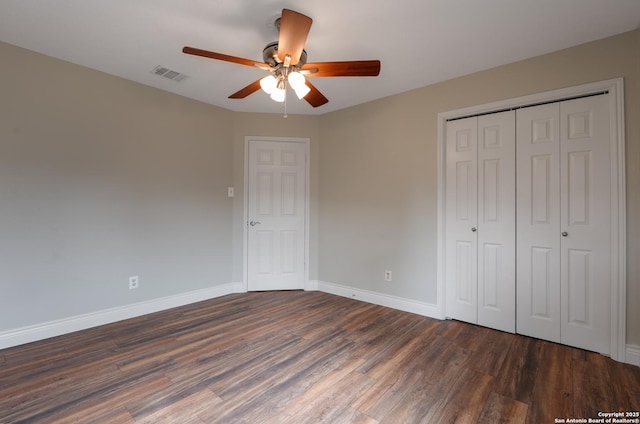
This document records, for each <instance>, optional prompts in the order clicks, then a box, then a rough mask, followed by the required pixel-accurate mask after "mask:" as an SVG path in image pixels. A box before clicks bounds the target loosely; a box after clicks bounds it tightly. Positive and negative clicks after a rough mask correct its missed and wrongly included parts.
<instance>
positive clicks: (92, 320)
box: [0, 283, 244, 349]
mask: <svg viewBox="0 0 640 424" xmlns="http://www.w3.org/2000/svg"><path fill="white" fill-rule="evenodd" d="M243 291H244V288H243V287H242V284H241V283H240V285H239V284H238V283H230V284H224V285H221V286H215V287H210V288H206V289H202V290H195V291H191V292H187V293H180V294H176V295H172V296H167V297H162V298H159V299H153V300H147V301H144V302H139V303H134V304H131V305H126V306H120V307H117V308H110V309H105V310H102V311H96V312H91V313H88V314H83V315H76V316H73V317H69V318H63V319H59V320H55V321H49V322H45V323H42V324H36V325H30V326H27V327H21V328H18V329H15V330H8V331H4V332H0V349H5V348H8V347H13V346H18V345H21V344H25V343H31V342H35V341H37V340H43V339H48V338H50V337H55V336H60V335H62V334H68V333H72V332H74V331H79V330H85V329H87V328H91V327H97V326H99V325H104V324H110V323H112V322H116V321H121V320H124V319H129V318H135V317H138V316H141V315H146V314H151V313H153V312H158V311H163V310H165V309H171V308H175V307H178V306H183V305H188V304H190V303H195V302H200V301H203V300H208V299H213V298H215V297H220V296H226V295H228V294H232V293H241V292H243Z"/></svg>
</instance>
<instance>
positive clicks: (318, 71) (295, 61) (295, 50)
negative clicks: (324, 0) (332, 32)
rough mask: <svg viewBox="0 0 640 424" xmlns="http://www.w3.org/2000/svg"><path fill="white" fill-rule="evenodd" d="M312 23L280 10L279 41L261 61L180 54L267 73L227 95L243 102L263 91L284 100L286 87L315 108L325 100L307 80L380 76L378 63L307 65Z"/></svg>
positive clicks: (190, 50)
mask: <svg viewBox="0 0 640 424" xmlns="http://www.w3.org/2000/svg"><path fill="white" fill-rule="evenodd" d="M312 22H313V21H312V20H311V18H309V17H308V16H305V15H303V14H301V13H298V12H295V11H293V10H289V9H282V16H281V17H280V18H278V19H277V20H276V22H275V26H276V28H278V30H279V31H280V35H279V37H278V41H275V42H272V43H269V44H267V46H266V47H265V48H264V50H263V51H262V57H263V60H264V62H257V61H254V60H250V59H243V58H241V57H235V56H229V55H226V54H222V53H216V52H212V51H208V50H201V49H197V48H194V47H184V48H183V49H182V51H183V53H187V54H192V55H196V56H202V57H207V58H211V59H217V60H223V61H225V62H233V63H238V64H240V65H246V66H254V67H258V68H260V69H263V70H265V71H269V72H270V74H269V75H268V76H266V77H264V78H261V79H259V80H257V81H254V82H252V83H251V84H249V85H247V86H246V87H244V88H241V89H240V90H238V91H236V92H235V93H233V94H232V95H230V96H229V98H230V99H244V98H245V97H247V96H249V95H250V94H253V93H255V92H256V91H258V90H259V89H260V88H262V89H263V90H264V91H265V92H266V93H267V94H270V95H271V98H272V99H273V100H275V101H277V102H284V101H285V100H286V93H287V86H290V87H291V88H292V89H293V90H294V92H295V93H296V95H297V96H298V98H299V99H302V98H304V99H305V100H306V101H307V102H308V103H309V104H310V105H311V106H313V107H318V106H322V105H323V104H325V103H327V102H328V101H329V99H327V98H326V97H325V96H324V95H323V94H322V93H321V92H320V91H319V90H318V89H317V88H316V87H315V86H314V85H313V84H311V83H310V82H309V81H308V80H307V79H306V78H305V76H307V77H373V76H377V75H378V74H379V73H380V61H379V60H357V61H346V62H316V63H307V52H306V51H305V50H304V46H305V44H306V42H307V36H308V35H309V30H310V29H311V23H312Z"/></svg>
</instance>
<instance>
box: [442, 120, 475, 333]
mask: <svg viewBox="0 0 640 424" xmlns="http://www.w3.org/2000/svg"><path fill="white" fill-rule="evenodd" d="M477 132H478V118H476V117H473V118H466V119H459V120H455V121H450V122H448V123H447V164H446V167H447V176H446V178H447V180H446V181H447V182H446V191H447V195H446V233H447V242H446V252H445V254H446V269H445V272H446V286H447V290H446V314H447V316H448V317H450V318H455V319H459V320H462V321H466V322H471V323H477V320H478V301H477V299H478V276H477V274H478V262H477V257H478V254H477V240H478V238H477V231H475V230H474V229H476V228H477V226H478V222H477V207H478V198H477V196H478V187H477V174H478V171H477V144H478V143H477Z"/></svg>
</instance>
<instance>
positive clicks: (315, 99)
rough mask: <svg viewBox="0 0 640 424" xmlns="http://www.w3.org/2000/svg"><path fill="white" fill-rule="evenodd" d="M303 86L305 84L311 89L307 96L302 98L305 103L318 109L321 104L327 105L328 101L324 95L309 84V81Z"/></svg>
mask: <svg viewBox="0 0 640 424" xmlns="http://www.w3.org/2000/svg"><path fill="white" fill-rule="evenodd" d="M305 84H307V87H309V88H310V89H311V91H309V92H308V93H307V95H306V96H304V99H305V100H306V101H307V103H309V104H310V105H311V106H313V107H318V106H322V105H323V104H326V103H329V99H327V98H326V97H325V96H324V94H322V93H321V92H320V90H318V89H317V88H316V87H315V85H313V84H311V83H310V82H309V81H305Z"/></svg>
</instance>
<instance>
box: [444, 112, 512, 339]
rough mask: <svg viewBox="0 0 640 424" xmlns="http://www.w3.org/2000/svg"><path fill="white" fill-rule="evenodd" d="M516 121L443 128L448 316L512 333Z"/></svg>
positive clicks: (493, 117) (503, 117) (464, 122)
mask: <svg viewBox="0 0 640 424" xmlns="http://www.w3.org/2000/svg"><path fill="white" fill-rule="evenodd" d="M514 138H515V114H514V112H513V111H507V112H501V113H495V114H490V115H484V116H480V117H472V118H465V119H459V120H455V121H450V122H448V123H447V177H446V178H447V183H446V184H447V196H446V214H447V218H446V219H447V228H446V232H447V242H446V281H447V282H446V285H447V293H446V310H447V316H449V317H451V318H455V319H459V320H462V321H466V322H471V323H476V324H480V325H483V326H486V327H491V328H495V329H499V330H503V331H509V332H515V169H514V168H515V140H514Z"/></svg>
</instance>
